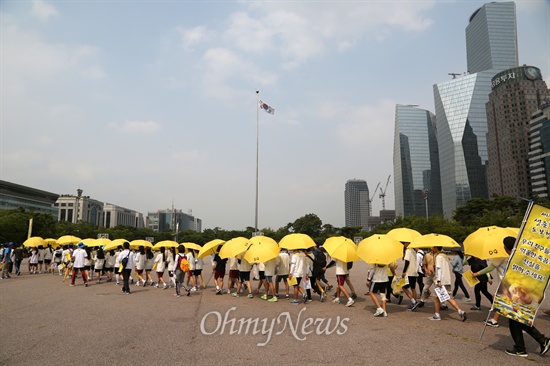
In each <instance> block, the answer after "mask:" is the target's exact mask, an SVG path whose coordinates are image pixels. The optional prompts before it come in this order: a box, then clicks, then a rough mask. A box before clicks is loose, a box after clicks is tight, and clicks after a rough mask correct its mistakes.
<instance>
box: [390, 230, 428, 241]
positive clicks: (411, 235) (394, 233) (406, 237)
mask: <svg viewBox="0 0 550 366" xmlns="http://www.w3.org/2000/svg"><path fill="white" fill-rule="evenodd" d="M386 235H388V236H391V237H392V238H394V239H395V240H397V241H400V242H404V243H410V242H412V241H413V240H414V239H416V238H418V237H420V236H422V234H420V233H419V232H418V231H416V230H414V229H409V228H408V227H399V228H397V229H392V230H390V231H388V233H387V234H386Z"/></svg>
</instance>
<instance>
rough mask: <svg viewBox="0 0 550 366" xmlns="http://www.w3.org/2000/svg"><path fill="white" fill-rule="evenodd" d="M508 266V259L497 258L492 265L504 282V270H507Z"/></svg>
mask: <svg viewBox="0 0 550 366" xmlns="http://www.w3.org/2000/svg"><path fill="white" fill-rule="evenodd" d="M507 264H508V257H506V258H495V259H493V260H492V262H491V265H492V266H493V267H495V269H496V270H497V273H498V277H499V278H500V280H501V281H502V279H503V278H504V270H505V269H506V265H507Z"/></svg>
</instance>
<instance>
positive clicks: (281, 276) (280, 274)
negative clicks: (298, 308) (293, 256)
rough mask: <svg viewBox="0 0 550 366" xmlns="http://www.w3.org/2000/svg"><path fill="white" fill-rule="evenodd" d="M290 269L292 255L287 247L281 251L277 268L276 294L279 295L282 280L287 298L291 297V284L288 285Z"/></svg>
mask: <svg viewBox="0 0 550 366" xmlns="http://www.w3.org/2000/svg"><path fill="white" fill-rule="evenodd" d="M289 270H290V255H289V254H288V250H287V249H281V251H280V252H279V263H278V266H277V269H276V272H277V278H276V280H275V296H277V297H279V282H280V281H281V280H282V281H283V283H284V285H285V298H286V299H290V292H289V291H290V286H289V285H288V272H289Z"/></svg>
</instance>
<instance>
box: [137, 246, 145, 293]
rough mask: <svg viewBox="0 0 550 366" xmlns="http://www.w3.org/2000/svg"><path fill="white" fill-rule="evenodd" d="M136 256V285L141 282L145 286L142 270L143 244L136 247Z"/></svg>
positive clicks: (143, 266) (143, 265) (143, 261)
mask: <svg viewBox="0 0 550 366" xmlns="http://www.w3.org/2000/svg"><path fill="white" fill-rule="evenodd" d="M135 256H136V268H135V272H136V276H137V282H136V286H139V285H141V284H143V286H145V279H144V278H143V271H144V270H145V247H144V246H143V245H140V246H139V248H138V252H137V253H136V254H135Z"/></svg>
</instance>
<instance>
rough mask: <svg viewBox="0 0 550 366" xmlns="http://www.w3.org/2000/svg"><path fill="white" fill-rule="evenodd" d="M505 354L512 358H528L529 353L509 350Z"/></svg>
mask: <svg viewBox="0 0 550 366" xmlns="http://www.w3.org/2000/svg"><path fill="white" fill-rule="evenodd" d="M504 352H506V354H507V355H510V356H519V357H527V352H525V351H516V350H514V349H507V350H505V351H504Z"/></svg>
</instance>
